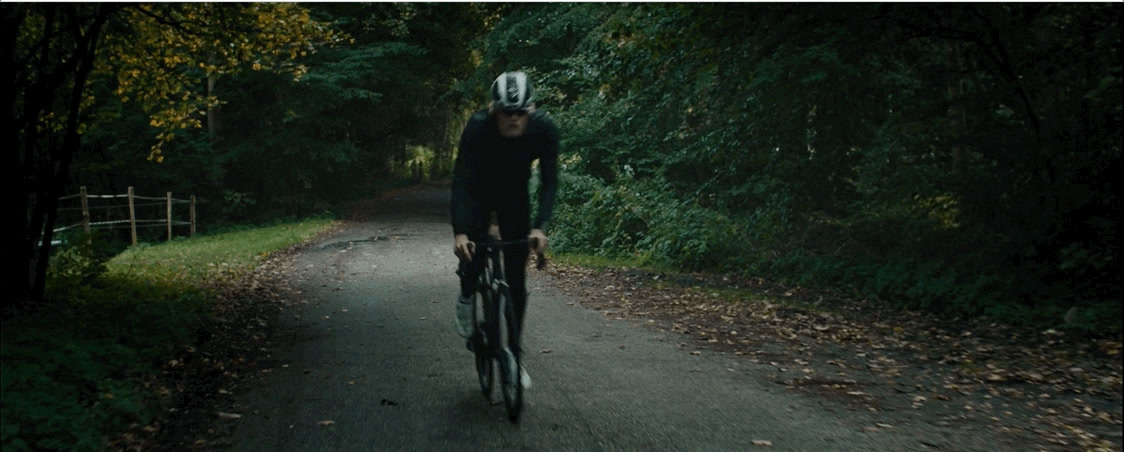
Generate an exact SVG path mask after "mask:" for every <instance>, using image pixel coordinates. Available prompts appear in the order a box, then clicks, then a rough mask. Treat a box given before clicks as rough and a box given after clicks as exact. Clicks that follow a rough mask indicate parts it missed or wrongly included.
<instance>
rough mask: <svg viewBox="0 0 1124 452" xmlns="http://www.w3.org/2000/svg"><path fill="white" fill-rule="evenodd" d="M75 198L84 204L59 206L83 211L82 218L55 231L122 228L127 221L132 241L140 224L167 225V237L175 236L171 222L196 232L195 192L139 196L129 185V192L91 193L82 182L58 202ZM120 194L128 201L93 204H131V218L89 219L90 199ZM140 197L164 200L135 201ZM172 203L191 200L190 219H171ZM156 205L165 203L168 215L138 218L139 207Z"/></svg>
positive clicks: (192, 232)
mask: <svg viewBox="0 0 1124 452" xmlns="http://www.w3.org/2000/svg"><path fill="white" fill-rule="evenodd" d="M75 198H77V199H79V200H80V202H81V207H59V210H60V211H65V210H81V211H82V222H81V223H76V224H72V225H69V226H63V227H60V228H55V230H54V231H55V232H59V231H65V230H67V229H74V228H78V227H81V228H82V229H83V230H84V231H86V233H89V232H90V230H91V229H104V228H120V227H125V225H126V224H128V226H129V229H130V230H131V231H132V235H133V245H136V244H137V228H138V227H161V226H165V227H167V228H168V240H171V239H172V226H191V235H192V236H194V235H195V221H196V219H195V195H191V199H175V198H172V192H168V193H167V195H165V196H164V197H162V198H156V197H150V196H137V195H135V194H133V187H129V191H128V193H125V194H123V195H91V194H87V193H86V187H85V186H83V187H82V188H81V189H80V190H79V193H78V194H76V195H67V196H63V197H61V198H59V202H60V204H61V202H62V201H67V200H71V199H75ZM120 198H126V199H127V200H128V204H125V205H122V204H117V205H106V206H94V209H115V208H124V207H128V208H129V219H128V220H105V221H90V201H91V200H101V199H120ZM137 200H140V201H161V202H145V203H142V204H137V203H136V201H137ZM173 204H190V207H189V209H188V210H189V215H190V220H189V221H182V220H178V221H177V220H174V219H172V205H173ZM153 205H164V206H166V212H167V215H166V216H165V217H164V218H161V219H149V220H146V219H137V207H144V206H153Z"/></svg>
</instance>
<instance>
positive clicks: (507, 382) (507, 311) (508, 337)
mask: <svg viewBox="0 0 1124 452" xmlns="http://www.w3.org/2000/svg"><path fill="white" fill-rule="evenodd" d="M500 293H501V298H502V301H503V320H504V321H503V323H501V325H502V326H503V327H504V328H503V329H505V330H506V331H504V334H503V335H502V336H503V342H501V344H503V345H505V346H504V347H502V348H503V350H504V352H503V353H502V355H503V358H502V359H503V366H502V367H501V370H502V371H503V379H502V380H503V381H502V384H503V401H504V407H506V408H507V416H508V419H509V420H510V421H511V423H512V424H517V423H519V415H520V414H521V413H522V412H523V384H522V381H520V378H519V377H520V373H519V368H520V367H521V366H522V363H521V362H519V353H518V350H515V349H514V348H513V347H510V345H513V344H514V342H515V341H512V338H514V337H518V334H519V322H517V321H516V320H515V309H514V308H513V307H512V303H511V296H510V294H509V293H508V292H507V291H506V290H501V291H500Z"/></svg>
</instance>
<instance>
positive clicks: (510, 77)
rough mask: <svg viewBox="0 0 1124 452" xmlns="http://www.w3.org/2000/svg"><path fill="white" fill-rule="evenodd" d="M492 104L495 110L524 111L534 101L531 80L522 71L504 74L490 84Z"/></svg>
mask: <svg viewBox="0 0 1124 452" xmlns="http://www.w3.org/2000/svg"><path fill="white" fill-rule="evenodd" d="M491 91H492V102H494V103H495V107H496V109H497V110H505V111H513V110H526V109H528V108H530V107H531V103H532V102H534V100H535V89H534V88H533V87H532V86H531V79H530V78H529V77H527V74H526V73H524V72H522V71H516V72H504V73H502V74H500V76H499V77H496V81H494V82H492V90H491Z"/></svg>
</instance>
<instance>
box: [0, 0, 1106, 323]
mask: <svg viewBox="0 0 1124 452" xmlns="http://www.w3.org/2000/svg"><path fill="white" fill-rule="evenodd" d="M0 10H2V11H3V18H4V19H3V20H4V22H3V32H2V33H0V36H2V38H0V39H2V40H3V45H2V46H0V49H2V51H3V52H4V55H3V59H4V60H5V62H6V64H5V67H6V68H8V69H6V70H4V71H3V73H4V83H5V84H6V85H7V86H9V87H10V88H9V89H6V90H4V91H3V92H4V96H6V101H4V102H3V103H4V104H5V105H9V106H10V107H9V108H6V109H4V115H5V116H4V118H3V120H4V122H5V124H9V125H10V126H9V127H5V128H4V129H5V130H4V132H3V136H2V138H0V139H2V140H3V141H4V142H6V143H7V144H6V145H5V147H6V148H7V149H9V151H8V152H7V154H8V156H9V157H10V158H11V160H9V161H8V162H9V163H8V164H6V165H4V168H5V169H4V171H6V172H7V177H6V179H8V180H13V181H16V186H17V187H19V189H20V190H21V193H22V194H21V196H20V199H22V200H24V201H25V202H18V203H17V211H16V215H15V216H14V218H16V219H17V221H15V222H12V223H10V224H8V225H6V226H5V228H7V229H8V233H6V234H5V239H4V240H3V241H2V243H3V244H2V245H0V246H2V254H3V255H4V256H5V258H6V259H8V260H10V261H12V262H15V263H17V265H16V266H15V267H14V268H16V269H17V271H15V272H10V273H8V274H6V275H5V276H4V278H2V280H3V287H2V288H0V290H2V291H3V293H4V294H5V296H6V300H5V312H17V311H19V310H20V309H29V308H33V307H34V306H35V305H36V304H37V303H40V302H41V300H42V299H43V287H44V285H45V282H44V280H45V279H46V275H47V267H48V262H49V260H50V257H49V256H50V255H51V249H52V247H51V246H50V243H51V242H52V241H57V240H59V239H60V237H57V236H56V235H65V234H67V233H62V234H54V233H53V230H54V229H55V227H56V226H58V225H60V224H62V222H64V221H67V220H65V218H60V215H63V214H62V213H60V212H61V211H60V210H59V203H58V200H57V199H58V198H59V197H61V196H63V195H68V194H74V193H77V192H78V189H79V187H86V188H87V190H88V191H89V192H91V193H124V192H125V189H126V187H130V186H132V187H135V188H136V190H137V192H138V193H159V194H163V193H164V192H166V191H167V192H174V193H176V194H185V195H186V194H193V195H196V196H197V197H198V198H199V199H200V204H199V211H200V213H199V216H200V218H201V219H202V220H201V226H200V227H201V229H202V230H203V231H204V232H206V231H207V230H214V229H218V228H221V227H229V226H231V225H238V224H248V223H261V222H268V221H272V220H276V219H279V218H297V217H305V216H309V215H318V214H322V213H324V212H330V211H332V209H333V208H334V206H337V205H338V204H339V203H341V202H344V201H348V200H354V199H361V198H363V197H367V196H370V195H372V194H374V193H377V192H379V191H380V190H383V189H386V188H388V187H393V186H399V185H402V184H408V183H412V182H416V181H419V180H433V181H440V180H443V179H444V178H447V177H448V175H449V173H450V168H451V166H452V162H453V158H454V157H455V155H456V152H457V150H456V143H457V139H458V138H459V135H460V131H461V127H462V126H463V124H464V123H465V121H466V119H467V117H468V116H469V115H470V114H471V113H472V112H473V111H475V110H477V109H480V108H483V107H484V106H485V105H486V102H487V98H486V89H487V87H488V86H489V85H490V83H491V80H492V79H494V78H495V76H496V75H498V74H499V73H500V72H503V71H507V70H523V71H526V72H528V73H529V74H531V76H532V79H533V80H534V81H535V84H536V89H537V93H538V94H537V104H538V107H539V108H540V109H541V110H544V111H546V112H548V113H549V114H550V115H551V116H552V117H553V118H554V120H555V121H556V122H557V123H558V124H559V126H560V129H561V130H562V152H563V155H562V162H563V174H562V185H561V188H560V201H559V205H558V207H557V209H556V213H555V222H554V225H553V227H552V230H551V231H549V232H550V234H551V237H552V249H553V251H554V252H556V253H581V254H590V255H596V256H604V257H609V258H616V259H628V260H630V261H631V262H637V263H639V264H652V265H664V266H670V267H674V268H678V269H682V270H684V271H709V272H731V273H737V274H741V275H753V276H758V277H763V278H770V279H774V280H778V281H785V282H787V283H790V284H797V285H801V286H807V287H816V288H822V289H825V290H833V291H837V292H839V293H842V294H846V295H848V296H854V297H859V298H864V299H868V300H870V302H871V303H884V304H886V305H888V306H892V307H895V308H902V309H917V310H928V311H933V312H939V313H946V314H947V315H949V316H950V317H963V316H967V317H985V318H991V319H995V320H998V321H1002V322H1008V323H1013V324H1020V325H1034V326H1041V327H1057V326H1060V325H1064V326H1066V327H1069V328H1075V329H1078V330H1081V331H1087V332H1099V333H1119V332H1120V328H1121V323H1120V317H1121V299H1122V298H1121V292H1120V279H1121V265H1120V255H1119V254H1120V241H1119V226H1120V217H1121V211H1120V199H1119V197H1120V194H1121V186H1120V183H1121V182H1120V181H1121V162H1120V153H1121V149H1120V147H1121V142H1120V141H1121V133H1120V132H1121V92H1120V85H1121V60H1120V23H1119V19H1120V7H1119V5H1118V4H1111V3H1080V4H1070V3H1065V4H1061V3H1059V4H1054V3H1033V4H895V3H879V4H806V3H795V4H752V3H750V4H738V3H722V4H647V3H629V4H597V3H593V4H583V3H577V4H569V3H545V4H496V3H488V4H470V3H454V4H430V3H416V4H415V3H375V4H367V3H349V4H268V3H267V4H251V5H241V4H210V3H198V4H191V3H187V4H152V5H149V4H5V5H4V6H3V7H2V8H0ZM533 179H534V178H533ZM20 218H25V219H26V221H25V222H19V221H18V219H20ZM595 219H596V220H595ZM606 219H608V221H605V220H606ZM100 234H102V235H103V236H104V238H105V240H106V241H108V242H114V241H120V240H122V239H120V237H115V236H114V234H113V233H111V232H102V233H100ZM62 238H63V239H66V238H67V237H62ZM146 240H160V239H159V237H150V238H147V239H146ZM63 241H64V242H65V241H66V240H63ZM70 241H77V239H75V238H70ZM56 243H57V242H56ZM95 254H96V253H95ZM25 263H26V265H25Z"/></svg>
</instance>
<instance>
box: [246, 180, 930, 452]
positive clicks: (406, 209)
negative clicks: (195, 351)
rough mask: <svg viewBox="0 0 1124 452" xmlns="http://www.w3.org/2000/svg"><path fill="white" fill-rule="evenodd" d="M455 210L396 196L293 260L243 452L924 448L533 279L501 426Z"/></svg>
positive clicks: (442, 192)
mask: <svg viewBox="0 0 1124 452" xmlns="http://www.w3.org/2000/svg"><path fill="white" fill-rule="evenodd" d="M447 205H448V197H447V189H446V188H442V187H430V188H427V189H423V190H418V191H414V192H410V193H406V194H403V195H401V196H400V197H398V198H396V199H393V200H391V201H390V202H389V203H388V204H387V205H386V206H385V208H384V210H383V211H382V212H381V213H380V214H378V215H376V216H375V217H374V218H371V219H370V220H369V221H366V222H361V223H358V224H356V225H354V226H352V227H348V228H345V229H344V230H341V231H339V232H337V233H335V234H333V235H332V236H331V237H327V238H325V239H323V240H322V241H320V242H319V243H316V244H314V245H313V246H311V247H309V248H307V249H306V250H305V251H304V252H302V253H301V254H300V255H299V256H298V257H297V261H296V268H297V269H298V272H299V274H298V275H295V278H296V279H297V280H298V281H299V284H300V287H301V289H302V290H303V296H304V298H305V300H307V304H306V305H304V306H303V307H302V308H301V309H299V310H294V311H293V312H289V313H286V314H285V318H286V319H287V322H288V323H289V325H287V327H286V328H287V329H288V330H289V331H291V332H292V333H291V334H292V335H294V337H295V338H296V340H293V341H290V342H291V343H289V344H288V345H286V346H285V347H284V348H283V349H282V350H278V351H277V352H276V353H275V356H276V357H277V358H278V360H279V363H278V365H277V367H276V368H275V370H274V371H273V372H271V373H270V374H268V376H267V377H266V379H265V385H264V386H263V387H261V388H259V389H256V390H254V391H253V392H252V393H251V394H249V395H247V396H246V397H245V399H244V400H245V403H246V404H247V405H248V406H249V409H248V411H247V413H246V415H245V416H244V417H243V418H241V419H239V420H238V421H237V422H238V427H237V428H236V430H235V441H234V444H233V449H234V450H247V451H250V450H262V451H266V450H268V451H275V450H293V451H351V450H424V451H430V450H574V451H589V450H677V451H678V450H730V451H744V450H754V449H762V450H802V451H821V450H856V451H858V450H862V451H866V450H918V449H923V448H924V446H922V444H921V443H920V442H919V440H918V439H917V438H916V437H914V435H912V434H909V433H907V432H904V431H896V430H895V431H882V432H876V433H871V432H867V431H864V430H863V427H864V426H867V425H872V422H871V421H869V420H864V419H862V417H861V414H862V413H849V412H847V411H846V410H836V411H835V412H829V411H827V410H825V409H824V407H822V406H821V405H820V404H819V402H817V401H814V400H812V399H809V398H805V397H800V396H797V395H793V394H786V393H785V392H784V390H783V386H780V385H775V384H770V383H766V382H762V381H760V379H759V378H756V377H755V372H754V369H753V368H752V367H750V366H751V365H750V364H747V363H745V362H743V361H741V360H740V359H738V358H736V357H734V356H729V355H719V354H714V353H708V352H704V353H703V354H702V355H692V354H690V352H689V351H685V350H680V349H678V347H677V346H676V344H678V338H676V337H674V336H670V335H665V333H660V332H658V331H655V330H654V329H651V328H646V327H644V326H643V325H641V324H640V323H639V322H634V321H619V320H608V319H606V318H605V316H603V315H602V314H600V313H598V312H595V311H591V310H588V309H585V308H582V307H581V306H580V305H579V304H578V303H576V301H577V300H575V299H573V298H569V297H567V296H564V295H562V294H561V292H560V291H556V290H553V289H552V288H551V286H550V280H549V278H547V277H545V276H542V275H534V271H532V272H531V273H532V276H531V280H530V282H529V286H530V290H531V291H532V294H531V303H532V304H531V306H530V308H529V312H528V318H527V321H526V322H527V333H526V334H525V343H526V345H525V346H526V350H527V353H526V364H527V368H528V370H529V371H530V374H531V376H532V377H533V379H534V386H533V387H532V388H531V389H530V390H528V392H527V400H528V406H527V408H526V410H525V411H524V414H523V420H522V423H521V424H520V425H518V426H514V425H512V424H510V423H508V422H507V419H506V414H505V412H504V409H503V406H502V404H500V405H488V404H487V402H485V400H484V399H483V397H481V395H480V393H479V389H478V387H477V384H476V380H475V371H474V370H473V366H472V360H471V355H470V354H469V352H468V351H466V350H465V349H464V347H463V342H462V340H461V339H460V338H459V336H457V335H456V333H455V332H454V329H453V304H452V303H453V299H454V294H455V291H456V284H457V280H456V276H455V275H454V274H453V272H454V270H455V260H454V258H453V257H452V255H451V251H450V250H451V243H452V229H451V227H450V226H449V225H448V222H447V221H446V220H447V211H448V208H447ZM298 316H299V319H298ZM547 349H549V350H550V352H549V353H543V350H547ZM321 421H332V422H331V423H327V424H329V425H321ZM755 440H758V441H762V440H763V441H769V442H771V444H772V446H771V447H766V446H763V445H762V444H760V443H755Z"/></svg>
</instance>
